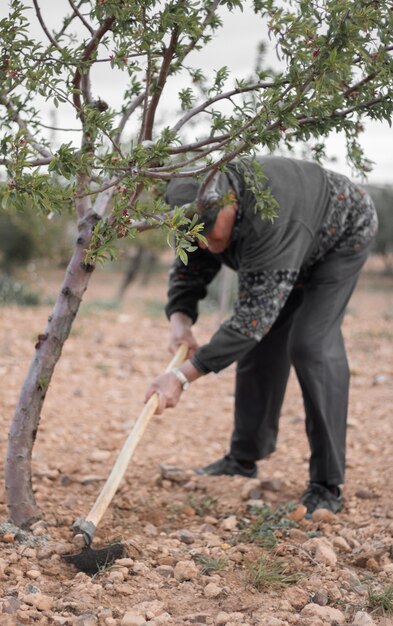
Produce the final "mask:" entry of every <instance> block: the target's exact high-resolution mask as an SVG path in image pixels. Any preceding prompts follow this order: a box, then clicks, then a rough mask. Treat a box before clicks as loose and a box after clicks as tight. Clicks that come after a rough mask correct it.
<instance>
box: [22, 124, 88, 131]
mask: <svg viewBox="0 0 393 626" xmlns="http://www.w3.org/2000/svg"><path fill="white" fill-rule="evenodd" d="M34 123H35V124H36V125H37V126H42V127H43V128H48V130H61V131H62V132H64V133H80V132H82V129H81V128H61V127H60V126H48V124H44V123H43V122H34Z"/></svg>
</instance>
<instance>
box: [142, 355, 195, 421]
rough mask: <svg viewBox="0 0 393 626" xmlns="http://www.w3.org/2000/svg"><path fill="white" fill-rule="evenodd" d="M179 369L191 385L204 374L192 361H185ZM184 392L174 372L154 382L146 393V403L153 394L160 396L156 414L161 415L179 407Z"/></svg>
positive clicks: (167, 373)
mask: <svg viewBox="0 0 393 626" xmlns="http://www.w3.org/2000/svg"><path fill="white" fill-rule="evenodd" d="M179 369H180V370H181V371H182V373H183V374H184V376H185V377H186V378H187V380H188V382H190V383H192V382H193V381H194V380H197V378H200V377H201V376H203V374H202V372H200V371H199V370H197V369H196V367H194V365H193V364H192V363H191V361H190V360H187V361H185V362H184V363H183V365H181V367H180V368H179ZM182 391H183V389H182V384H181V382H180V380H179V379H178V378H177V376H176V375H175V374H174V373H173V372H166V373H165V374H161V375H160V376H157V377H156V378H155V379H154V380H153V381H152V383H151V384H150V387H149V388H148V390H147V392H146V397H145V402H147V401H148V400H149V398H150V397H151V396H152V395H153V393H156V394H157V395H158V406H157V409H156V413H158V414H160V413H162V412H163V411H164V410H165V409H167V408H170V407H174V406H176V405H177V403H178V402H179V399H180V396H181V393H182ZM186 393H187V392H186Z"/></svg>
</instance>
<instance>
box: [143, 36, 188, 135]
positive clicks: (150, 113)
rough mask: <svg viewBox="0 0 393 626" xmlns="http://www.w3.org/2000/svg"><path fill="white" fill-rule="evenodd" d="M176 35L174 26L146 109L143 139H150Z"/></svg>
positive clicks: (175, 43) (174, 47) (175, 42)
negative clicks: (155, 85)
mask: <svg viewBox="0 0 393 626" xmlns="http://www.w3.org/2000/svg"><path fill="white" fill-rule="evenodd" d="M178 36H179V31H178V28H175V29H174V30H173V31H172V34H171V39H170V42H169V46H168V48H167V49H166V51H165V54H164V58H163V60H162V64H161V69H160V73H159V75H158V80H157V87H156V88H155V92H154V93H153V95H152V98H151V101H150V104H149V106H148V109H147V114H146V120H145V129H144V134H143V139H147V140H151V139H152V136H153V124H154V118H155V114H156V110H157V106H158V103H159V101H160V98H161V95H162V90H163V88H164V86H165V83H166V80H167V78H168V74H169V70H170V67H171V62H172V59H173V57H174V54H175V51H176V45H177V42H178Z"/></svg>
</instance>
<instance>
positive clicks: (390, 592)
mask: <svg viewBox="0 0 393 626" xmlns="http://www.w3.org/2000/svg"><path fill="white" fill-rule="evenodd" d="M367 608H368V609H371V611H372V613H382V615H393V585H388V586H387V587H385V588H384V589H383V590H382V591H380V592H378V591H375V590H374V589H372V588H371V587H369V590H368V602H367Z"/></svg>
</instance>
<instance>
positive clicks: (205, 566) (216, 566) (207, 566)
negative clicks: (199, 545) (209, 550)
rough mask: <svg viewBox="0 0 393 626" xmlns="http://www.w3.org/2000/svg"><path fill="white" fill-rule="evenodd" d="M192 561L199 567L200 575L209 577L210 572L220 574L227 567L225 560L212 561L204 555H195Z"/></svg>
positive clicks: (212, 559)
mask: <svg viewBox="0 0 393 626" xmlns="http://www.w3.org/2000/svg"><path fill="white" fill-rule="evenodd" d="M194 561H195V562H196V563H198V565H200V566H201V572H202V574H205V575H207V576H209V575H210V574H211V573H212V572H220V571H221V570H223V569H225V567H226V566H227V565H228V561H227V559H214V558H212V557H210V556H206V555H205V554H196V555H195V556H194Z"/></svg>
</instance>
